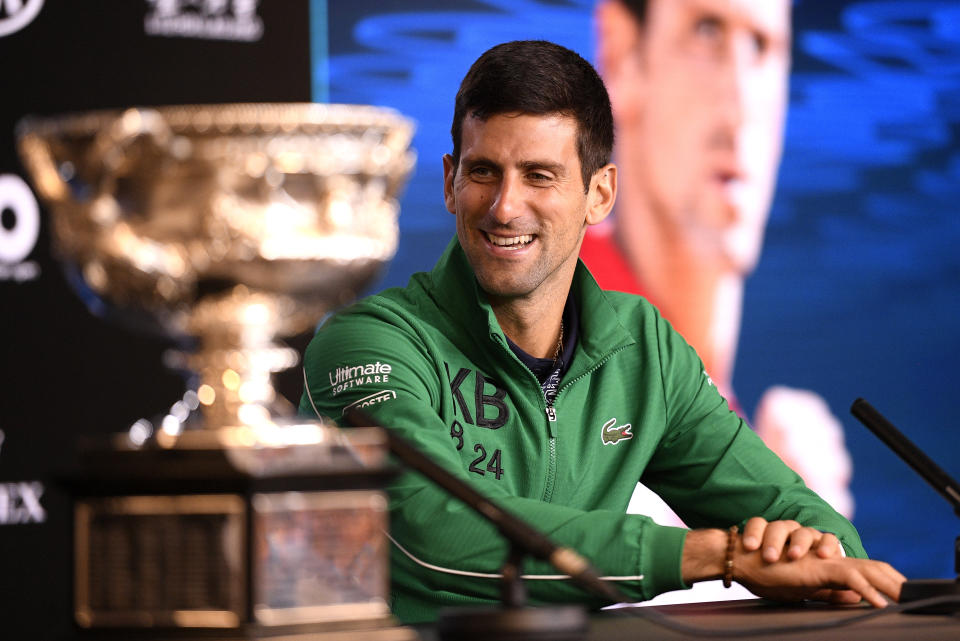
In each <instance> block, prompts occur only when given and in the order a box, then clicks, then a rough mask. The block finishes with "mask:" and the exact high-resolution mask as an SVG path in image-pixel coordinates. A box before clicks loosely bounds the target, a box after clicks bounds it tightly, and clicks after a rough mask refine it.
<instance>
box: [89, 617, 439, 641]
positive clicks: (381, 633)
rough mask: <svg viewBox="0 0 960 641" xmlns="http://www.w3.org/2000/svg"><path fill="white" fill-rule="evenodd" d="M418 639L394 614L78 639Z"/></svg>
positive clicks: (113, 632) (110, 632)
mask: <svg viewBox="0 0 960 641" xmlns="http://www.w3.org/2000/svg"><path fill="white" fill-rule="evenodd" d="M347 637H348V638H349V639H350V641H418V640H419V639H420V637H419V636H418V635H417V633H416V632H415V631H414V630H413V629H411V628H405V627H400V626H397V624H396V621H395V620H394V619H393V618H386V619H383V620H382V621H367V622H364V624H363V625H360V626H356V625H354V626H351V625H332V626H331V625H322V626H316V625H314V626H310V625H305V626H291V627H288V628H282V629H273V628H271V629H264V628H263V627H261V626H257V625H250V626H240V627H237V628H233V629H207V628H181V629H176V630H173V629H159V630H155V629H143V628H116V629H102V628H101V629H96V630H80V631H79V632H78V633H77V636H76V639H77V641H192V640H196V641H261V640H262V641H306V640H307V639H309V641H342V640H343V639H344V638H347Z"/></svg>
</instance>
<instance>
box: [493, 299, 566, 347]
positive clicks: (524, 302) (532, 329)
mask: <svg viewBox="0 0 960 641" xmlns="http://www.w3.org/2000/svg"><path fill="white" fill-rule="evenodd" d="M567 294H569V287H568V288H567V292H566V293H563V295H554V296H549V297H548V296H538V297H537V300H531V299H529V298H511V299H496V298H494V297H492V296H491V297H490V306H491V307H492V308H493V313H494V315H495V316H496V317H497V322H498V323H500V329H502V330H503V333H504V334H506V335H507V337H508V338H509V339H510V340H512V341H513V342H514V343H515V344H516V345H517V347H519V348H520V349H522V350H523V351H525V352H526V353H527V354H530V355H531V356H534V357H536V358H552V357H553V356H554V354H555V353H556V351H557V343H558V341H559V340H560V326H561V319H562V318H563V306H564V304H565V303H566V300H567Z"/></svg>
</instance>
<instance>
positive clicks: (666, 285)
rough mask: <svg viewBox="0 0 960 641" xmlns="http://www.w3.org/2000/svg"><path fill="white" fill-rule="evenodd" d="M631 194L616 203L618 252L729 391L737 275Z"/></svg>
mask: <svg viewBox="0 0 960 641" xmlns="http://www.w3.org/2000/svg"><path fill="white" fill-rule="evenodd" d="M634 196H635V194H628V193H627V192H626V190H624V192H622V193H621V199H620V201H619V202H618V204H617V209H618V211H619V212H621V214H618V215H617V217H616V218H615V221H614V223H615V238H616V239H617V241H618V243H619V245H620V248H621V251H623V253H624V255H625V258H626V259H627V263H628V264H629V265H630V267H631V271H633V273H634V275H635V276H636V277H637V279H638V280H639V281H640V283H641V284H642V287H643V288H644V291H645V292H646V293H647V295H648V296H649V298H650V300H651V301H652V302H653V303H654V304H655V305H656V306H657V307H658V308H659V309H660V311H661V312H662V313H663V315H664V317H666V319H667V320H669V321H670V322H671V324H673V326H674V328H676V329H677V331H679V332H680V334H682V335H683V337H684V338H686V339H687V342H689V343H690V344H691V345H693V347H694V349H696V350H697V353H698V354H699V355H700V358H701V359H703V362H704V366H705V368H706V370H707V373H709V374H710V376H711V377H712V378H713V380H714V382H715V383H716V384H717V386H718V387H719V388H720V390H721V392H724V393H730V391H731V385H732V378H733V365H734V360H735V358H736V350H737V342H738V339H739V334H740V314H741V308H742V304H743V277H742V275H741V274H740V273H739V272H737V271H736V270H735V269H732V268H730V267H729V266H727V265H726V264H724V263H723V262H722V261H720V260H716V259H712V258H710V257H709V253H708V252H704V251H698V248H697V247H696V246H694V245H693V244H692V243H690V242H689V239H687V238H680V237H678V236H677V233H676V229H675V228H673V227H667V226H665V225H662V224H661V223H660V222H659V221H661V220H662V219H663V217H662V216H657V215H655V214H654V213H653V212H651V211H649V210H644V209H643V208H645V207H649V204H648V203H646V202H644V199H642V198H635V197H634ZM623 212H629V213H628V214H626V215H623Z"/></svg>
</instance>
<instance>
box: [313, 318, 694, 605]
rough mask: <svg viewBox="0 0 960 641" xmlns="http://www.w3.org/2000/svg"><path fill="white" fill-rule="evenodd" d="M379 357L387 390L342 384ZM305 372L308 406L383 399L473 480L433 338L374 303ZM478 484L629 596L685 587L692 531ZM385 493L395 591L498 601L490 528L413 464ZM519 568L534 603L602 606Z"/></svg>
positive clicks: (533, 565)
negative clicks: (455, 434)
mask: <svg viewBox="0 0 960 641" xmlns="http://www.w3.org/2000/svg"><path fill="white" fill-rule="evenodd" d="M376 363H380V364H384V363H389V364H390V372H389V379H388V381H386V382H384V383H383V385H381V386H379V387H378V386H374V387H371V386H357V387H349V386H348V387H346V388H342V389H340V387H341V386H342V385H343V381H342V380H340V381H339V382H337V378H338V377H337V374H336V372H337V370H338V368H349V367H356V366H360V365H366V364H376ZM381 369H382V365H381ZM340 371H341V372H342V371H344V370H342V369H341V370H340ZM304 374H305V379H306V385H307V386H306V389H305V392H304V395H303V398H302V400H301V407H300V409H301V412H303V413H305V414H309V415H311V416H313V415H319V416H327V417H330V418H333V419H334V420H337V419H339V418H340V416H341V414H342V411H343V408H344V407H345V406H347V405H349V404H351V403H354V402H357V401H359V400H361V399H365V398H368V397H370V396H371V395H373V396H375V397H376V398H383V399H386V400H383V401H382V402H378V403H375V404H371V405H368V406H366V407H365V408H364V409H365V410H366V411H368V412H369V413H370V414H371V415H373V416H374V417H375V418H376V419H377V420H378V421H380V422H382V423H383V424H384V425H386V426H389V428H390V429H394V430H397V431H398V432H399V433H400V434H401V435H402V436H404V437H406V438H407V439H409V440H411V441H412V442H413V443H414V444H415V445H416V446H417V447H418V448H419V449H420V450H421V451H423V452H424V453H426V454H427V455H428V456H430V457H431V458H432V459H433V460H434V461H436V462H437V463H439V464H440V465H442V466H443V467H444V468H446V469H447V470H448V471H450V472H452V473H453V474H455V475H456V476H457V477H459V478H460V479H462V480H464V481H466V482H468V483H471V484H472V483H473V482H474V481H473V480H472V479H470V478H469V475H468V474H467V473H466V471H465V470H464V468H463V465H462V464H461V462H460V458H459V456H460V455H459V454H458V453H457V451H456V447H455V445H454V441H453V439H451V438H450V434H449V428H448V427H447V426H446V425H445V423H444V422H443V420H442V419H441V416H440V414H439V410H438V408H439V407H440V399H441V398H442V394H443V392H444V390H443V380H442V379H441V377H440V375H439V372H438V369H437V364H436V362H435V359H433V358H431V355H430V349H429V342H428V341H427V340H426V339H425V338H424V337H422V336H419V335H418V333H417V330H416V328H415V327H412V326H411V325H409V324H407V323H406V322H405V321H404V320H403V319H402V318H401V317H400V316H399V315H396V314H393V313H392V312H390V311H388V310H384V309H382V308H381V309H376V310H371V309H370V308H369V307H368V308H367V311H366V312H361V313H348V314H346V315H339V316H337V317H334V318H333V319H332V320H331V321H329V322H328V323H327V324H326V325H325V326H324V327H323V328H322V329H321V330H320V331H319V332H318V334H317V335H316V336H315V337H314V339H313V341H312V342H311V344H310V346H309V347H308V349H307V352H306V356H305V359H304ZM341 379H342V377H341ZM338 389H339V390H340V391H337V390H338ZM377 394H380V396H376V395H377ZM482 491H484V492H485V493H486V494H487V495H488V496H490V498H492V499H494V500H496V501H498V502H499V503H500V504H501V505H502V506H503V507H504V508H505V509H507V510H508V511H510V512H512V513H513V514H514V515H517V516H519V517H521V518H522V519H524V520H525V521H527V522H528V523H530V524H532V525H534V526H535V527H536V528H538V529H539V530H540V531H541V532H543V533H545V534H546V535H547V536H549V537H550V538H551V540H553V541H554V542H555V543H558V544H561V545H566V546H570V547H572V548H573V549H575V550H577V551H579V552H580V553H581V554H583V555H584V556H585V557H587V558H588V559H589V560H590V561H591V562H592V563H593V564H594V566H595V567H596V568H597V569H598V570H599V571H600V574H601V575H603V576H606V577H609V578H611V579H613V580H616V581H617V582H618V587H620V588H621V589H622V590H624V592H626V593H627V595H628V596H629V597H630V598H631V599H635V600H642V599H647V598H651V597H653V596H655V595H656V594H658V593H660V592H663V591H666V590H672V589H680V588H683V587H686V586H685V585H684V584H683V582H682V580H681V577H680V559H681V554H682V549H683V544H684V540H685V537H686V530H684V529H680V528H671V527H664V526H660V525H657V524H655V523H653V522H652V521H651V520H650V519H648V518H647V517H645V516H641V515H628V514H623V513H620V512H615V511H606V510H594V511H583V510H579V509H573V508H570V507H566V506H563V505H557V504H552V503H544V502H541V501H539V500H535V499H530V498H523V497H518V496H511V495H508V493H507V492H506V491H504V490H500V489H499V488H497V487H494V488H490V487H484V488H483V490H482ZM389 493H390V528H391V533H390V534H391V537H392V538H393V540H394V544H393V545H392V550H391V556H392V563H391V572H392V577H391V580H392V583H393V586H392V592H394V593H397V592H399V593H401V594H402V595H403V598H404V599H408V600H410V601H413V602H419V603H422V604H425V605H424V606H423V607H428V606H427V605H426V604H435V605H436V604H444V605H453V604H457V603H466V602H470V601H473V600H476V599H486V600H497V599H498V598H499V589H500V585H499V581H498V578H499V577H498V573H499V572H500V568H501V566H502V565H503V563H504V561H505V559H506V557H507V553H508V548H507V544H506V543H505V541H504V539H503V537H502V536H501V535H500V534H499V533H497V532H496V530H495V529H494V528H493V526H491V525H489V524H488V523H487V522H486V521H485V520H484V519H482V518H481V517H479V516H478V515H477V514H475V513H474V512H473V511H472V510H471V509H469V508H467V507H466V506H465V505H464V504H462V503H460V502H459V501H458V500H456V499H453V498H450V497H449V496H448V495H447V494H446V493H445V492H444V491H443V490H441V489H440V488H438V487H436V486H434V485H433V484H432V483H431V482H430V481H428V480H426V479H425V478H423V477H422V476H420V475H419V474H417V473H414V472H412V471H407V472H404V473H403V474H402V475H401V476H400V477H399V479H398V480H396V481H395V482H394V483H393V484H392V485H391V487H390V488H389ZM523 572H524V574H525V575H527V580H526V581H525V585H526V587H527V590H528V592H529V595H530V599H531V601H533V602H581V603H586V604H588V605H595V606H599V605H603V603H600V602H599V601H597V600H596V599H593V598H591V597H587V595H586V594H585V593H584V592H583V591H582V590H580V589H579V588H577V587H576V586H574V585H572V584H571V582H570V581H569V580H567V579H566V578H565V577H560V576H557V571H556V570H555V569H553V568H552V567H551V566H549V565H548V564H546V563H544V562H538V561H535V560H533V559H527V560H526V561H525V562H524V566H523ZM531 575H532V576H531ZM394 598H395V604H394V606H395V613H397V614H398V615H399V616H400V617H401V619H402V620H406V621H408V622H413V621H416V620H418V619H419V620H424V619H426V618H429V616H424V615H422V614H417V613H411V611H409V610H408V611H406V612H404V611H397V608H396V597H394Z"/></svg>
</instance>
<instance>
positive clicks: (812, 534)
mask: <svg viewBox="0 0 960 641" xmlns="http://www.w3.org/2000/svg"><path fill="white" fill-rule="evenodd" d="M822 538H823V533H822V532H820V531H819V530H814V529H813V528H810V527H804V528H798V529H796V530H794V531H792V532H790V536H789V541H790V548H789V549H788V550H787V558H788V559H792V560H796V559H799V558H800V557H802V556H804V555H806V553H807V552H809V551H810V549H811V548H813V547H815V546H816V545H818V544H819V542H820V540H821V539H822Z"/></svg>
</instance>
